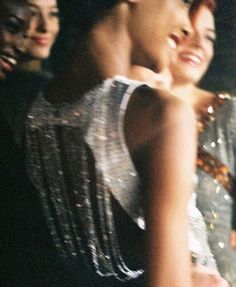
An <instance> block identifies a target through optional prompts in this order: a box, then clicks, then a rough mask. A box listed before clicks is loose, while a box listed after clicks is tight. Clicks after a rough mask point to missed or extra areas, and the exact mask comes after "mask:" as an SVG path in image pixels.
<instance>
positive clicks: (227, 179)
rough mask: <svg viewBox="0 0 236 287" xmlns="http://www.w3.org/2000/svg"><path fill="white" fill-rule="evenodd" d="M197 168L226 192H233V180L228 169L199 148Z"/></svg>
mask: <svg viewBox="0 0 236 287" xmlns="http://www.w3.org/2000/svg"><path fill="white" fill-rule="evenodd" d="M197 167H199V168H201V169H202V170H204V171H205V172H206V173H208V174H209V175H210V176H212V177H213V178H214V179H215V180H217V181H218V182H219V183H220V184H221V185H222V186H223V187H224V188H225V189H226V190H228V192H233V180H234V179H233V176H232V175H231V173H230V172H229V169H228V167H227V166H226V165H225V164H223V163H222V162H221V161H219V160H218V159H217V158H215V157H213V156H212V155H211V154H210V153H208V152H207V151H205V150H203V149H202V148H201V147H198V158H197Z"/></svg>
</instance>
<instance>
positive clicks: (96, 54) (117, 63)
mask: <svg viewBox="0 0 236 287" xmlns="http://www.w3.org/2000/svg"><path fill="white" fill-rule="evenodd" d="M120 9H123V8H122V4H120V5H118V6H117V7H116V8H114V11H113V13H112V15H111V16H106V17H105V19H103V20H102V21H100V22H99V23H98V24H97V25H95V26H94V27H93V28H92V30H91V31H90V33H89V34H88V35H86V36H85V37H80V39H79V43H78V45H77V47H76V52H75V53H74V55H73V57H72V59H71V61H70V62H68V63H67V67H66V71H64V72H63V74H62V75H61V76H59V77H58V78H57V79H56V80H55V81H54V84H53V89H54V91H56V92H53V93H54V94H55V96H56V98H57V99H56V101H58V100H59V101H65V100H70V99H73V98H75V97H78V95H82V94H84V93H85V92H86V91H88V90H90V89H92V88H93V87H94V86H96V85H97V84H99V83H101V82H102V81H103V80H105V79H107V78H112V77H114V76H115V75H122V76H128V75H129V71H130V66H131V64H130V63H131V56H130V54H131V52H130V51H131V41H130V39H129V35H128V31H127V28H126V25H125V23H124V22H125V21H124V19H123V18H124V17H125V15H124V12H122V11H120ZM121 23H124V24H123V25H122V24H121ZM51 93H52V92H51ZM65 96H66V98H65ZM54 100H55V97H54V99H51V97H50V99H49V101H54Z"/></svg>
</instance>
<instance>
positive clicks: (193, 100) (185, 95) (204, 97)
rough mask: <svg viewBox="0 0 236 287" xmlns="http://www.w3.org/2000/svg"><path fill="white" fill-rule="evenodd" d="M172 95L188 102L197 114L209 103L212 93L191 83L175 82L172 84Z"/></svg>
mask: <svg viewBox="0 0 236 287" xmlns="http://www.w3.org/2000/svg"><path fill="white" fill-rule="evenodd" d="M172 93H173V95H175V96H177V97H178V98H179V99H181V100H182V101H184V102H185V103H187V104H189V105H190V106H191V107H192V108H193V109H194V110H195V112H196V113H197V114H199V113H201V112H202V111H203V110H205V108H206V107H207V106H208V105H209V104H210V102H211V100H212V98H213V96H214V95H213V93H211V92H209V91H206V90H203V89H201V88H199V87H197V86H195V85H194V84H192V83H187V84H176V83H174V84H173V86H172Z"/></svg>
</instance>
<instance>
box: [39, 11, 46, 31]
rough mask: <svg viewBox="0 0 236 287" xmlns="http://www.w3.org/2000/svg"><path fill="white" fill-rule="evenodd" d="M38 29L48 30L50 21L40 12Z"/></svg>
mask: <svg viewBox="0 0 236 287" xmlns="http://www.w3.org/2000/svg"><path fill="white" fill-rule="evenodd" d="M37 30H38V31H40V32H43V33H45V32H47V30H48V21H47V19H46V17H45V16H44V15H42V14H40V15H39V18H38V25H37Z"/></svg>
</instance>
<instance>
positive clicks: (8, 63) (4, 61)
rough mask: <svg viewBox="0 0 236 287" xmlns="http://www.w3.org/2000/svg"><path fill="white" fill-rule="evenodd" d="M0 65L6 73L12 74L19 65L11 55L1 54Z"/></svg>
mask: <svg viewBox="0 0 236 287" xmlns="http://www.w3.org/2000/svg"><path fill="white" fill-rule="evenodd" d="M0 65H1V67H2V69H3V70H5V71H6V72H12V71H13V70H14V68H15V66H16V65H17V60H16V58H14V57H12V56H10V55H6V54H0Z"/></svg>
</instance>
